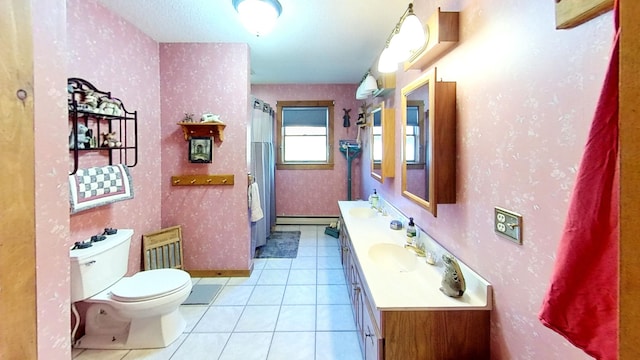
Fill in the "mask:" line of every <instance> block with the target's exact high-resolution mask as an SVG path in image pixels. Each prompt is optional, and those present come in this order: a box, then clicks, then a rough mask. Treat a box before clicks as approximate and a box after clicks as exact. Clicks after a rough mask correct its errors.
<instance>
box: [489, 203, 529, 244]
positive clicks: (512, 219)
mask: <svg viewBox="0 0 640 360" xmlns="http://www.w3.org/2000/svg"><path fill="white" fill-rule="evenodd" d="M494 209H495V211H494V217H493V220H494V224H495V225H494V230H495V232H496V233H497V234H500V235H502V236H504V237H506V238H508V239H509V240H511V241H513V242H515V243H516V244H520V245H522V215H520V214H518V213H515V212H513V211H509V210H507V209H503V208H501V207H497V206H496V207H495V208H494Z"/></svg>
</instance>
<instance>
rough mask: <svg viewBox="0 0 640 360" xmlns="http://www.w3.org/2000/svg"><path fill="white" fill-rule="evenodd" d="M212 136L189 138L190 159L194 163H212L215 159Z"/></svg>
mask: <svg viewBox="0 0 640 360" xmlns="http://www.w3.org/2000/svg"><path fill="white" fill-rule="evenodd" d="M211 146H212V141H211V138H210V137H192V138H191V139H190V140H189V161H190V162H192V163H210V162H211V161H212V160H213V150H212V148H211Z"/></svg>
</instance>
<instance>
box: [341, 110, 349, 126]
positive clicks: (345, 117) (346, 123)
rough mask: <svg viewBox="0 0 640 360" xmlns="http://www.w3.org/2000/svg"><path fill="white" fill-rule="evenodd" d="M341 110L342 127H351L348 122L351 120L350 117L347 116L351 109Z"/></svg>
mask: <svg viewBox="0 0 640 360" xmlns="http://www.w3.org/2000/svg"><path fill="white" fill-rule="evenodd" d="M342 110H343V111H344V116H343V117H342V126H344V127H349V126H351V122H350V121H349V120H351V117H350V116H349V111H351V109H345V108H342Z"/></svg>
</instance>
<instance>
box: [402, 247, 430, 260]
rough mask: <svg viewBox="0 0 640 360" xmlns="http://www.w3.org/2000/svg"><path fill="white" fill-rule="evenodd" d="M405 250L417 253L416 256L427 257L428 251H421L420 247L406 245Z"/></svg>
mask: <svg viewBox="0 0 640 360" xmlns="http://www.w3.org/2000/svg"><path fill="white" fill-rule="evenodd" d="M404 248H405V249H411V250H413V252H414V253H416V255H418V256H419V257H426V256H427V253H426V251H424V250H423V249H421V248H420V247H418V246H416V245H413V244H404Z"/></svg>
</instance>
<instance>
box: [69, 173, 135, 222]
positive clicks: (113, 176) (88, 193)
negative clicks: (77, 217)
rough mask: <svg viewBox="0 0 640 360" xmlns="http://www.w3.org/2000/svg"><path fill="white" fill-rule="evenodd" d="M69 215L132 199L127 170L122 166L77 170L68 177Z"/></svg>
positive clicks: (129, 177) (131, 188)
mask: <svg viewBox="0 0 640 360" xmlns="http://www.w3.org/2000/svg"><path fill="white" fill-rule="evenodd" d="M69 194H70V200H69V203H70V205H71V213H72V214H75V213H77V212H80V211H83V210H87V209H91V208H94V207H97V206H102V205H107V204H111V203H113V202H116V201H122V200H127V199H132V198H133V187H132V184H131V176H130V174H129V169H128V168H127V167H126V166H125V165H122V164H118V165H109V166H103V167H92V168H87V169H78V171H77V172H76V173H75V174H73V175H70V176H69Z"/></svg>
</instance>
